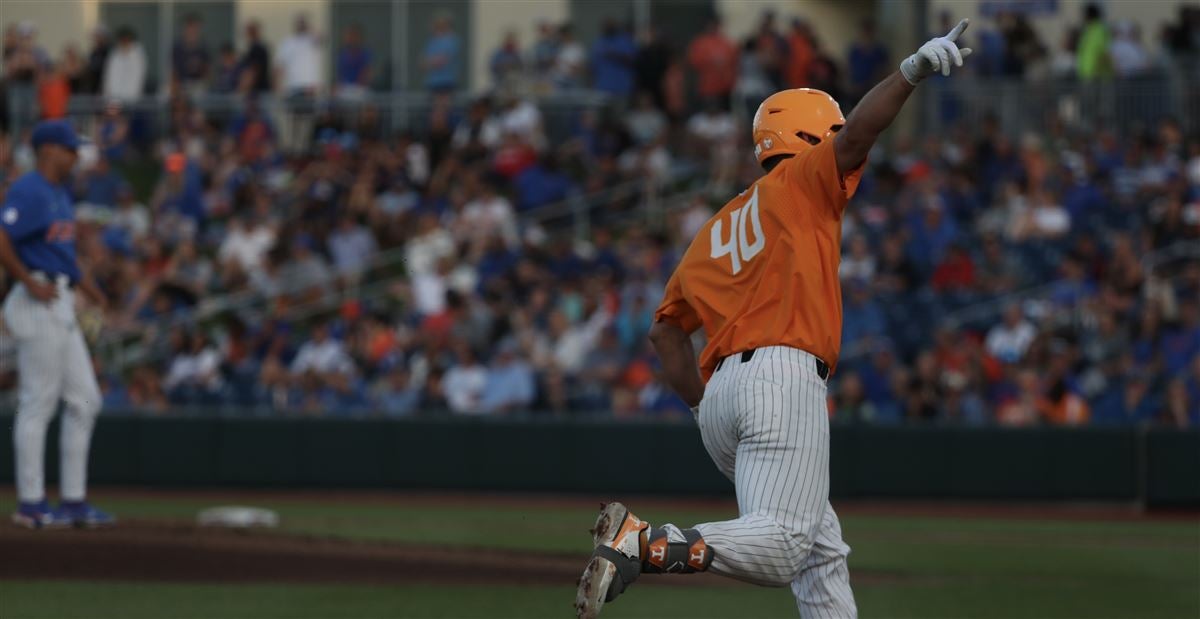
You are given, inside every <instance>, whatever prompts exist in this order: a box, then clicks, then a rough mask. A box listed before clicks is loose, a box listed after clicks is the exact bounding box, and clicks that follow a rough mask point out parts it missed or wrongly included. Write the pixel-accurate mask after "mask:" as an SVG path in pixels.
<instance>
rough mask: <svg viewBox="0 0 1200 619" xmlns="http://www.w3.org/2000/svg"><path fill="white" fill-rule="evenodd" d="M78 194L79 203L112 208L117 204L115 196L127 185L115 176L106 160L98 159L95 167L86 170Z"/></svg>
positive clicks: (119, 176)
mask: <svg viewBox="0 0 1200 619" xmlns="http://www.w3.org/2000/svg"><path fill="white" fill-rule="evenodd" d="M81 185H82V186H81V187H80V192H79V198H80V201H81V202H83V203H85V204H89V205H91V206H103V207H106V208H112V207H114V206H116V204H117V195H118V194H119V193H121V189H122V188H123V187H124V186H126V185H127V183H126V182H125V179H123V178H121V175H120V174H117V172H116V171H115V170H113V169H112V166H111V165H109V163H108V159H106V158H105V157H103V156H102V157H100V158H99V159H97V160H96V165H95V166H93V167H92V169H91V170H88V172H87V174H86V175H84V177H83V179H82V183H81Z"/></svg>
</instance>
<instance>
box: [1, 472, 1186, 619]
mask: <svg viewBox="0 0 1200 619" xmlns="http://www.w3.org/2000/svg"><path fill="white" fill-rule="evenodd" d="M97 498H98V499H99V503H100V504H101V505H102V506H103V507H105V508H107V509H112V510H113V511H114V512H116V513H117V514H119V515H121V516H124V517H133V518H167V519H190V518H192V517H194V515H195V514H196V512H197V511H199V510H200V509H202V508H204V507H208V506H212V505H214V504H220V503H222V502H224V503H244V502H246V501H245V500H230V501H215V500H214V497H212V496H205V497H203V498H192V497H186V496H185V497H179V496H171V497H164V498H162V499H151V498H145V497H138V496H130V497H121V496H115V497H111V498H107V499H106V497H105V496H104V494H103V493H98V496H97ZM252 503H253V504H255V505H260V506H264V507H269V508H271V509H275V510H276V511H278V512H279V514H280V516H281V518H282V522H283V525H282V528H283V529H285V530H287V531H293V532H302V533H307V534H316V535H325V536H337V537H344V538H352V539H380V540H391V541H398V542H413V543H421V544H448V545H455V546H471V547H497V548H507V549H528V550H530V551H542V552H563V553H580V554H586V553H587V552H588V550H589V548H588V542H587V535H586V533H585V530H586V529H587V528H588V526H590V524H591V521H592V519H593V518H594V516H595V509H594V506H591V505H590V504H589V503H587V502H582V503H580V504H578V505H576V504H575V503H579V502H570V501H564V502H563V504H562V505H550V506H544V505H543V506H537V507H535V508H522V507H519V506H517V505H507V504H502V503H501V504H496V503H492V502H488V501H486V500H485V501H483V502H481V503H480V505H478V506H475V505H471V504H469V503H462V502H461V501H460V502H457V503H450V502H448V503H446V504H438V503H437V502H430V501H428V500H423V501H416V502H413V503H412V504H406V503H405V502H404V501H402V500H401V501H378V500H366V501H363V502H354V501H348V500H345V499H344V498H338V499H337V500H336V501H331V502H328V503H321V502H317V501H315V500H307V499H287V498H271V497H270V495H266V498H264V499H263V500H258V501H253V502H252ZM631 503H632V507H634V509H637V511H638V515H639V516H641V517H643V518H644V519H648V520H650V521H651V522H656V523H657V522H676V523H678V524H681V525H684V526H687V525H690V524H693V523H696V522H702V521H705V520H711V519H721V518H726V517H729V516H730V515H731V514H732V512H731V511H730V510H731V509H732V508H723V507H721V506H694V505H692V506H672V505H670V504H666V503H663V502H661V501H659V502H656V503H655V504H651V505H650V507H649V508H648V509H645V510H643V509H638V508H637V502H636V500H634V501H631ZM0 508H2V509H4V510H6V511H7V510H8V509H10V508H11V503H7V504H0ZM842 523H843V529H844V533H845V537H846V539H847V541H848V542H849V543H850V544H851V546H852V547H853V548H854V552H853V554H852V555H851V558H850V567H851V577H852V581H853V583H854V586H855V594H856V597H857V599H858V603H859V607H860V613H861V615H862V616H863V617H946V618H950V617H964V618H966V617H978V618H1007V617H1045V618H1058V617H1062V618H1067V617H1071V618H1075V617H1078V618H1084V617H1089V618H1090V617H1130V618H1135V617H1136V618H1143V617H1145V618H1151V617H1155V618H1157V617H1162V618H1180V619H1184V618H1186V619H1195V618H1197V617H1200V522H1197V521H1178V520H1177V521H1170V522H1162V521H1154V520H1132V521H1091V520H1076V521H1066V520H1030V519H1016V518H957V517H937V516H911V515H874V514H872V515H856V514H853V513H850V514H843V517H842ZM2 554H3V553H2V550H0V555H2ZM0 558H2V557H0ZM181 560H185V558H183V557H181ZM581 567H582V564H581ZM572 598H573V588H572V587H570V586H528V587H491V586H487V587H485V586H425V585H421V586H416V585H414V586H403V587H382V586H346V585H297V584H286V585H285V584H253V585H207V584H206V585H200V584H158V583H155V584H141V583H125V582H120V583H112V582H104V583H97V582H68V581H37V582H29V581H7V582H0V617H3V619H17V618H24V617H30V618H33V617H45V618H51V617H53V618H59V619H70V618H74V617H80V618H82V617H96V618H107V617H114V618H116V617H121V618H130V619H138V618H150V617H154V618H159V617H161V618H180V619H183V618H191V617H204V618H212V619H241V618H243V617H244V618H251V617H266V618H269V617H313V618H316V617H321V618H326V617H327V618H330V619H342V618H351V617H355V618H358V617H361V618H374V617H381V618H382V617H389V618H394V617H566V616H570V602H571V599H572ZM795 616H796V611H795V607H794V605H793V602H792V598H791V595H790V592H788V591H787V590H786V589H760V588H755V587H746V586H734V587H721V588H708V589H705V588H696V587H686V588H681V587H664V586H660V585H655V584H654V583H653V582H647V583H645V584H643V583H639V584H638V586H637V587H636V588H635V589H634V590H633V591H631V593H630V595H628V596H626V597H623V598H622V599H621V600H620V601H618V602H617V603H615V604H613V605H611V606H610V607H608V608H606V611H605V614H604V617H605V618H606V619H619V618H621V617H692V618H703V617H727V618H741V617H746V618H751V617H795Z"/></svg>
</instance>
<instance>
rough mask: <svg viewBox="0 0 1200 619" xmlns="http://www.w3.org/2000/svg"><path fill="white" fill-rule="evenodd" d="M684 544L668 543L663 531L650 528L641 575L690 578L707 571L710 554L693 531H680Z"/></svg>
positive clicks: (697, 532) (710, 551)
mask: <svg viewBox="0 0 1200 619" xmlns="http://www.w3.org/2000/svg"><path fill="white" fill-rule="evenodd" d="M680 532H681V533H683V538H684V541H682V542H678V541H674V542H673V541H671V540H670V539H668V536H667V530H666V529H665V528H657V529H656V528H651V529H650V534H649V538H648V542H647V544H646V557H645V559H644V561H643V562H642V571H643V572H646V573H648V574H691V573H694V572H703V571H704V570H706V569H708V566H709V564H710V563H712V560H713V551H712V549H711V548H709V547H708V544H706V543H705V542H704V538H703V537H701V536H700V532H699V531H697V530H695V529H682V530H680Z"/></svg>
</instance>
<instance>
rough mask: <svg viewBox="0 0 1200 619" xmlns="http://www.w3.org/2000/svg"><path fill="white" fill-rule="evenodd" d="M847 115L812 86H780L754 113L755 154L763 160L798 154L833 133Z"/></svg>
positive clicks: (844, 121) (844, 120)
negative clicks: (788, 87)
mask: <svg viewBox="0 0 1200 619" xmlns="http://www.w3.org/2000/svg"><path fill="white" fill-rule="evenodd" d="M844 124H846V117H845V116H842V108H841V107H839V106H838V103H837V101H834V100H833V97H831V96H829V94H828V93H826V92H824V91H820V90H815V89H813V88H793V89H791V90H781V91H779V92H777V93H775V94H773V95H771V96H769V97H767V99H766V101H763V102H762V105H760V106H758V112H756V113H755V114H754V156H755V157H758V162H759V163H762V162H763V161H765V160H767V159H768V158H770V157H774V156H776V155H795V154H796V153H799V152H801V151H803V150H804V149H806V148H811V147H812V146H814V145H816V144H820V143H821V142H822V141H823V140H827V139H829V138H831V137H833V134H834V133H837V132H838V130H839V129H841V128H842V125H844Z"/></svg>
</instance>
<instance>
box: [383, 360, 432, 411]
mask: <svg viewBox="0 0 1200 619" xmlns="http://www.w3.org/2000/svg"><path fill="white" fill-rule="evenodd" d="M372 395H373V398H372V399H373V403H374V405H375V409H376V410H377V411H378V412H380V413H382V414H384V415H386V416H388V417H407V416H409V415H412V414H414V413H416V412H417V408H418V407H419V406H420V404H421V389H420V387H419V386H414V385H413V384H412V379H411V376H410V375H409V372H408V366H407V365H405V363H404V362H403V361H400V362H397V363H396V364H395V365H393V366H392V368H391V370H389V371H388V373H387V374H386V375H385V376H384V377H383V378H381V379H380V380H379V382H378V384H377V385H376V386H375V389H374V393H373V394H372Z"/></svg>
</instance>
